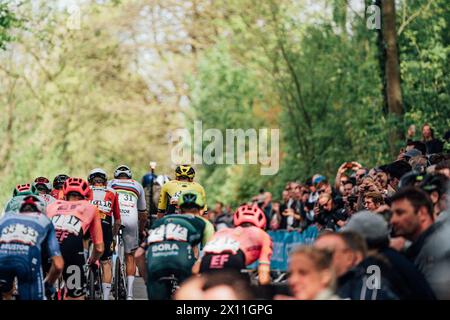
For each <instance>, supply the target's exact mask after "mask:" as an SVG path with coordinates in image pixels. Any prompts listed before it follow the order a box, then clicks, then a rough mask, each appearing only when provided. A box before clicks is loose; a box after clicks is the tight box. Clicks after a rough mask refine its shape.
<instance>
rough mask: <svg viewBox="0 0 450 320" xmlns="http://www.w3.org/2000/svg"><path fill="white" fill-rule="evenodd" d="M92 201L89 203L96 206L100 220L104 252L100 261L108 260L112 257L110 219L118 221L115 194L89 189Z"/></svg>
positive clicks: (103, 189)
mask: <svg viewBox="0 0 450 320" xmlns="http://www.w3.org/2000/svg"><path fill="white" fill-rule="evenodd" d="M91 188H92V193H93V199H92V200H91V203H92V204H93V205H95V206H97V208H98V210H99V214H100V218H101V220H102V232H103V242H104V244H105V251H104V253H103V255H102V257H101V258H100V260H102V261H105V260H109V259H110V258H111V256H112V251H111V244H112V241H113V234H112V217H114V220H118V219H120V208H119V201H118V196H117V193H116V192H115V191H114V190H112V189H107V188H106V187H91Z"/></svg>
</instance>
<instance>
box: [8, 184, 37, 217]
mask: <svg viewBox="0 0 450 320" xmlns="http://www.w3.org/2000/svg"><path fill="white" fill-rule="evenodd" d="M37 194H38V191H37V189H36V188H35V187H34V185H31V184H29V183H27V184H19V185H17V186H16V187H15V188H14V191H13V197H12V198H11V199H10V200H9V201H8V202H7V203H6V205H5V209H4V211H3V214H2V215H4V214H5V213H8V212H11V211H15V212H17V211H18V210H19V209H20V204H21V203H22V200H23V199H24V197H25V196H30V195H37ZM41 200H42V199H41Z"/></svg>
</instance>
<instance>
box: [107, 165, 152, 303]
mask: <svg viewBox="0 0 450 320" xmlns="http://www.w3.org/2000/svg"><path fill="white" fill-rule="evenodd" d="M132 177H133V175H132V172H131V170H130V168H129V167H128V166H126V165H120V166H118V167H117V169H116V170H115V171H114V179H113V180H111V181H109V183H108V187H109V188H112V189H113V190H115V191H116V192H117V195H118V201H119V208H120V217H121V219H122V224H123V226H124V227H125V229H124V230H123V239H124V249H125V250H124V251H125V264H126V269H127V293H128V297H127V300H133V283H134V275H135V274H136V262H135V260H134V252H135V251H136V249H137V248H138V247H139V238H140V235H143V234H144V230H145V225H146V223H147V203H146V201H145V193H144V188H143V187H142V185H141V184H140V183H139V182H137V181H136V180H133V179H132ZM139 271H140V272H141V270H139Z"/></svg>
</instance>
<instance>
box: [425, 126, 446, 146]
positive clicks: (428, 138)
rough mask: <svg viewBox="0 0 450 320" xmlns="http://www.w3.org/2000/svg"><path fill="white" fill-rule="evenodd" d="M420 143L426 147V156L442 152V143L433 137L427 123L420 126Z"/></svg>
mask: <svg viewBox="0 0 450 320" xmlns="http://www.w3.org/2000/svg"><path fill="white" fill-rule="evenodd" d="M422 141H423V143H425V145H426V147H427V154H433V153H439V152H442V150H443V148H444V143H443V142H442V141H441V140H439V139H436V138H435V137H434V131H433V128H431V126H430V125H429V124H428V123H425V124H424V125H423V126H422Z"/></svg>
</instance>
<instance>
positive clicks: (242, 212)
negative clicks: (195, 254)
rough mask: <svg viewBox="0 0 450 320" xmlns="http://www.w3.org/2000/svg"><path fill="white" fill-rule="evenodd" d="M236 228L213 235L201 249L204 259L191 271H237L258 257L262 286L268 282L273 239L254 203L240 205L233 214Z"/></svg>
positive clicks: (226, 229) (259, 276)
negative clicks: (265, 229)
mask: <svg viewBox="0 0 450 320" xmlns="http://www.w3.org/2000/svg"><path fill="white" fill-rule="evenodd" d="M233 222H234V225H235V228H225V229H221V230H220V231H218V232H216V233H215V234H214V237H213V239H212V240H211V241H210V242H208V243H207V244H206V246H205V248H204V249H203V254H204V256H203V258H202V259H201V261H200V262H198V263H197V265H196V266H195V267H194V272H196V271H197V270H199V269H200V272H211V271H214V270H221V269H236V270H237V271H240V270H242V269H245V268H246V266H248V265H250V264H252V263H253V262H255V261H256V260H258V263H259V265H258V278H259V283H260V284H261V285H264V284H269V283H270V258H271V256H272V239H271V238H270V236H269V235H268V234H267V233H266V232H265V231H264V228H265V226H266V217H265V215H264V212H263V211H262V210H261V209H260V208H259V207H258V206H257V205H252V206H250V205H243V206H240V207H239V208H238V209H237V210H236V212H235V213H234V217H233Z"/></svg>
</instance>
